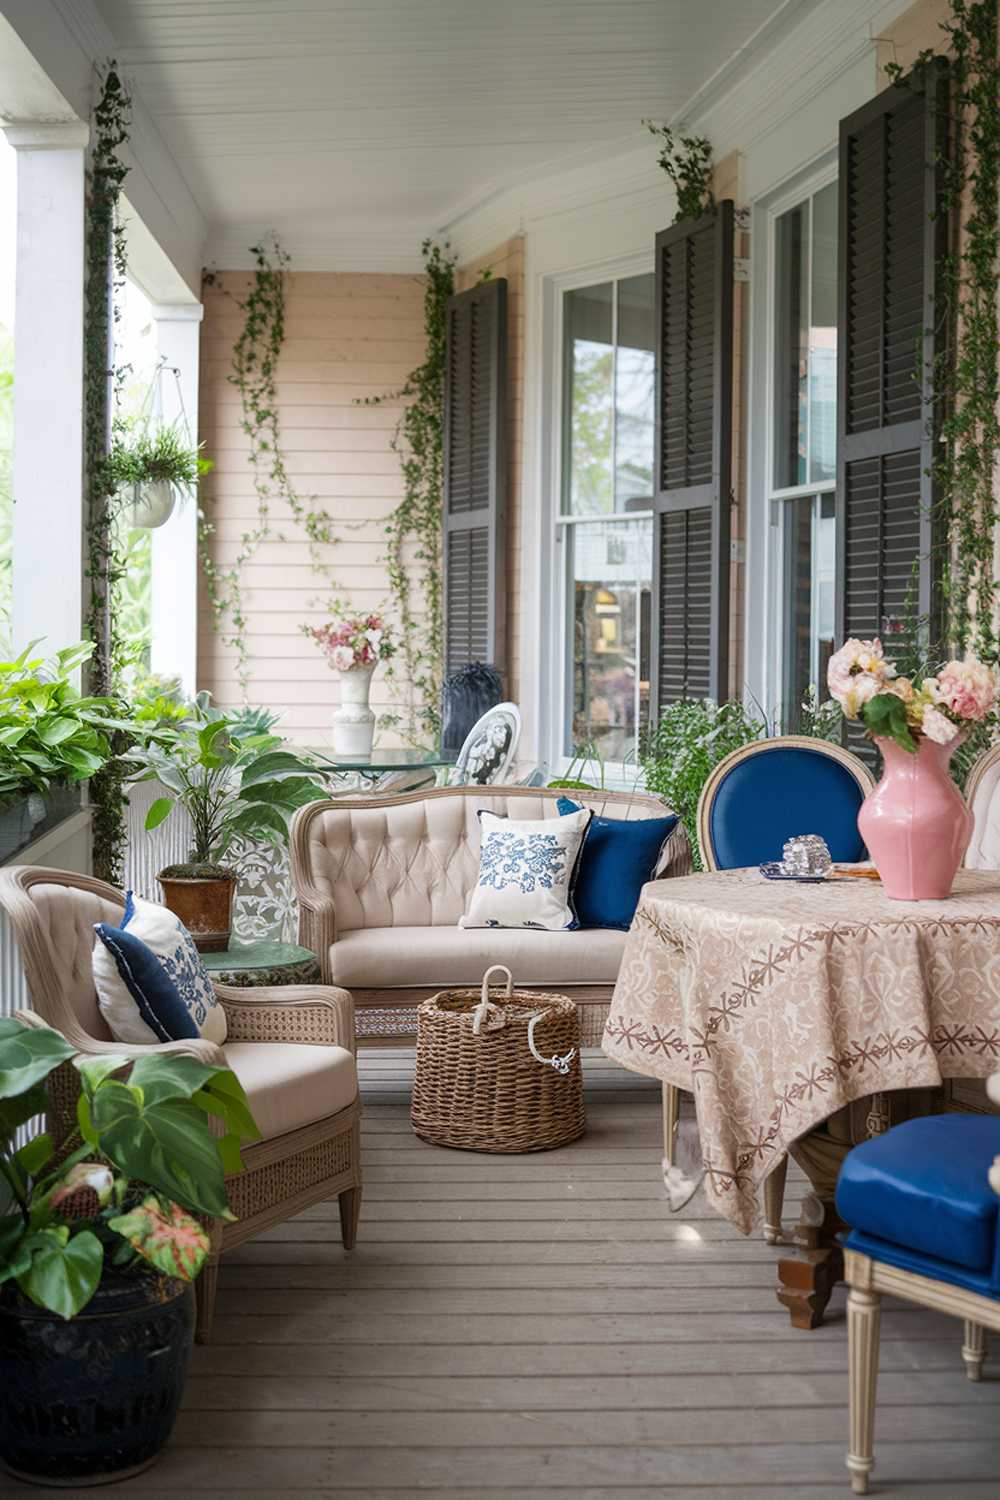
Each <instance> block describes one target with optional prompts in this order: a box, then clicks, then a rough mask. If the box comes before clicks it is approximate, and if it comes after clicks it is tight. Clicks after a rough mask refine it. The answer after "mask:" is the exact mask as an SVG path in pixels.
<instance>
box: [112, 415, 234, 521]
mask: <svg viewBox="0 0 1000 1500" xmlns="http://www.w3.org/2000/svg"><path fill="white" fill-rule="evenodd" d="M202 446H203V444H199V445H198V447H196V448H192V447H191V445H190V443H185V442H184V441H183V440H182V439H181V437H180V435H179V434H178V433H177V432H176V430H175V429H174V428H173V427H161V428H159V429H158V431H156V432H153V433H150V432H142V433H140V434H139V435H138V436H137V437H128V438H123V437H119V438H116V439H115V440H114V442H113V443H112V444H111V448H110V450H109V452H108V456H107V458H106V460H105V470H106V473H107V478H108V484H109V486H110V487H111V488H112V489H114V490H116V491H117V492H118V494H119V495H120V496H122V497H123V498H124V500H125V503H126V504H127V505H128V506H129V509H130V513H129V522H130V524H131V525H132V526H141V527H146V528H148V529H150V530H154V529H155V528H156V527H158V526H163V525H164V524H165V523H166V522H167V521H168V520H169V519H170V517H171V515H172V514H173V510H174V506H175V504H176V502H177V498H178V496H180V497H181V499H183V498H184V497H185V496H186V495H189V494H191V493H193V491H194V490H195V488H196V486H197V484H198V480H199V479H200V478H201V476H202V475H203V474H208V473H210V472H211V470H212V469H213V467H214V465H213V463H212V460H211V459H210V458H203V457H202V455H201V449H202Z"/></svg>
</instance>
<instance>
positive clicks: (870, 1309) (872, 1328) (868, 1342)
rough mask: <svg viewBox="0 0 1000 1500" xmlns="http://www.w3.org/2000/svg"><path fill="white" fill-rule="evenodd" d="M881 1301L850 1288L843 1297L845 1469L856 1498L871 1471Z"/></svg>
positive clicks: (862, 1492) (875, 1295) (864, 1490)
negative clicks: (847, 1421)
mask: <svg viewBox="0 0 1000 1500" xmlns="http://www.w3.org/2000/svg"><path fill="white" fill-rule="evenodd" d="M880 1304H881V1298H880V1296H879V1293H878V1292H869V1291H862V1290H861V1288H860V1287H856V1286H852V1287H851V1289H850V1291H849V1293H848V1295H847V1364H848V1371H849V1376H848V1379H849V1384H850V1401H851V1446H850V1450H849V1452H848V1455H847V1467H848V1469H849V1470H850V1472H851V1488H852V1489H853V1491H854V1493H855V1494H856V1495H867V1493H868V1476H869V1475H870V1474H871V1471H872V1469H873V1468H874V1467H875V1460H874V1458H873V1456H872V1454H873V1449H874V1446H875V1386H876V1381H877V1379H878V1345H879V1324H880V1321H881V1305H880Z"/></svg>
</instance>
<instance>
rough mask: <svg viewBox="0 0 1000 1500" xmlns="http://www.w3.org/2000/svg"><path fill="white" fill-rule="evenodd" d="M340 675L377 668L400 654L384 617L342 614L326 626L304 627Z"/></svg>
mask: <svg viewBox="0 0 1000 1500" xmlns="http://www.w3.org/2000/svg"><path fill="white" fill-rule="evenodd" d="M303 629H304V630H305V633H306V635H308V636H309V637H310V639H311V640H314V641H315V642H316V644H317V646H318V647H319V648H320V650H321V651H322V653H323V655H324V656H325V657H326V660H327V665H328V666H329V667H330V668H331V669H332V670H334V671H336V672H354V671H356V670H357V669H358V668H360V667H377V666H378V664H379V662H381V661H387V660H388V659H389V657H390V656H393V655H394V654H395V651H396V644H395V641H394V640H393V638H392V631H391V630H390V628H389V627H388V626H387V625H386V624H385V622H384V621H383V619H382V617H381V615H340V616H338V617H337V618H336V619H334V620H329V621H328V622H327V623H326V624H325V625H312V626H303Z"/></svg>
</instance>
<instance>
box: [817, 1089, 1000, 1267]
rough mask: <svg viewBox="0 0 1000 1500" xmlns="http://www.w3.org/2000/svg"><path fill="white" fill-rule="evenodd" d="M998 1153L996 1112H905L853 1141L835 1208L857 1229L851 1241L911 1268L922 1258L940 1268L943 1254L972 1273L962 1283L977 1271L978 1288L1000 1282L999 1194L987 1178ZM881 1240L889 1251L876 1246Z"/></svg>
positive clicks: (945, 1260)
mask: <svg viewBox="0 0 1000 1500" xmlns="http://www.w3.org/2000/svg"><path fill="white" fill-rule="evenodd" d="M998 1154H1000V1117H998V1116H996V1115H960V1114H955V1115H932V1116H930V1117H929V1118H927V1119H921V1120H907V1121H906V1122H905V1124H902V1125H897V1126H895V1127H894V1128H893V1129H892V1130H889V1131H887V1132H886V1133H885V1135H879V1136H876V1137H875V1138H874V1139H873V1140H870V1141H865V1142H864V1143H863V1144H862V1145H860V1146H855V1148H854V1150H853V1151H851V1152H850V1154H849V1155H848V1157H847V1159H846V1160H845V1162H844V1165H843V1166H842V1167H841V1169H840V1178H839V1180H838V1182H837V1211H838V1212H839V1214H840V1216H841V1218H842V1219H844V1220H845V1221H846V1222H847V1223H848V1224H850V1225H851V1228H852V1230H853V1231H854V1232H853V1233H852V1234H851V1236H850V1237H849V1239H848V1244H849V1245H852V1247H856V1248H857V1249H859V1250H863V1251H864V1252H865V1253H866V1254H868V1255H874V1256H875V1257H876V1258H877V1259H882V1260H887V1261H890V1262H891V1263H892V1264H895V1265H902V1266H903V1268H904V1269H907V1270H918V1269H920V1266H918V1265H917V1263H916V1260H919V1261H920V1262H921V1265H922V1266H923V1267H924V1268H925V1269H924V1272H923V1274H927V1275H934V1274H935V1272H934V1271H933V1270H931V1269H927V1267H928V1264H929V1263H933V1262H943V1263H945V1264H946V1265H950V1266H951V1267H952V1269H953V1271H954V1270H955V1269H956V1268H962V1271H963V1272H964V1273H966V1274H964V1275H963V1276H962V1278H961V1279H960V1283H959V1284H962V1285H966V1284H968V1285H971V1284H972V1281H971V1280H969V1279H968V1273H976V1275H975V1277H974V1280H975V1281H976V1282H982V1284H983V1285H982V1287H980V1288H979V1289H984V1288H985V1289H986V1290H987V1291H989V1289H990V1287H991V1286H992V1288H993V1289H994V1290H996V1289H1000V1279H998V1256H997V1218H998V1210H1000V1198H998V1197H997V1195H996V1193H994V1191H993V1189H992V1188H991V1187H990V1184H989V1181H988V1180H987V1173H988V1171H989V1169H990V1167H991V1166H992V1165H993V1158H994V1157H995V1156H997V1155H998ZM882 1242H884V1243H885V1244H886V1245H887V1247H888V1249H887V1251H886V1252H885V1253H882V1254H880V1253H879V1251H878V1249H875V1248H871V1247H872V1245H873V1244H874V1245H878V1244H881V1243H882ZM900 1257H902V1258H900ZM914 1257H916V1260H915V1259H914ZM944 1279H945V1280H955V1279H956V1278H955V1276H954V1275H949V1276H945V1277H944Z"/></svg>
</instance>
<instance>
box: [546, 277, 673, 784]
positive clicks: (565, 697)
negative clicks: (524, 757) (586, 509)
mask: <svg viewBox="0 0 1000 1500" xmlns="http://www.w3.org/2000/svg"><path fill="white" fill-rule="evenodd" d="M655 269H656V267H655V258H654V253H653V251H652V250H650V251H648V252H647V251H643V252H641V253H639V254H634V255H628V256H619V257H616V258H615V259H613V260H609V261H604V262H599V263H597V264H594V265H590V266H587V267H585V268H583V269H580V270H575V271H568V272H563V273H558V274H555V275H550V276H546V277H545V278H544V286H545V298H544V300H545V303H546V306H547V307H548V309H549V312H550V316H549V317H548V318H547V319H546V325H547V326H546V329H545V346H544V369H545V389H546V398H545V407H546V410H545V418H546V420H545V423H544V432H545V442H544V449H543V471H542V472H543V483H542V525H543V538H544V545H543V547H542V548H541V549H540V568H539V574H538V585H539V597H540V599H541V601H542V608H541V622H540V623H541V627H542V628H541V631H540V633H539V634H540V642H541V649H542V653H543V655H544V654H547V655H548V658H549V663H550V665H549V672H548V680H547V683H546V690H545V691H543V693H542V695H541V703H540V710H541V711H540V724H539V746H540V753H541V757H542V759H543V760H544V761H545V763H546V765H547V766H548V767H549V769H550V772H551V774H552V775H553V776H559V775H561V774H563V773H564V772H565V771H566V770H567V769H568V768H569V766H570V765H571V763H572V756H569V755H567V754H566V753H565V751H564V750H563V747H562V737H563V729H564V727H565V723H566V711H567V705H568V703H569V701H570V696H569V695H570V691H571V682H570V674H569V652H568V650H567V638H566V621H567V619H568V618H569V613H568V612H569V604H570V600H569V578H568V569H567V566H566V548H565V544H564V540H563V539H564V537H565V535H566V526H567V525H570V526H573V525H579V524H580V523H581V522H584V523H586V522H590V523H591V524H593V523H594V522H605V521H610V522H611V523H612V524H614V523H615V522H625V521H642V520H648V519H650V518H651V517H652V515H653V512H652V510H637V511H622V512H620V513H618V512H615V513H613V514H611V515H607V516H567V515H563V514H562V494H563V477H564V476H563V450H564V442H563V437H564V434H563V427H562V423H563V396H564V391H565V387H564V373H565V372H564V361H563V332H564V321H563V307H564V298H565V293H566V292H573V291H578V290H579V289H580V288H582V287H588V286H598V285H600V284H601V283H602V282H605V281H614V282H617V281H624V280H627V279H628V278H629V277H630V276H646V275H650V274H652V272H653V271H654V270H655ZM614 309H615V312H614V316H615V318H617V298H615V301H614ZM636 692H637V693H638V686H637V687H636ZM589 771H590V773H591V774H590V775H589V776H588V775H587V773H586V772H582V773H581V776H582V779H584V780H589V779H593V775H594V774H595V773H596V771H597V767H594V766H591V767H589ZM604 778H605V783H606V785H607V786H609V787H616V786H617V787H627V788H630V789H631V788H633V787H636V786H640V785H641V784H642V774H641V772H640V770H639V767H638V766H637V765H636V764H634V763H633V762H631V761H605V763H604Z"/></svg>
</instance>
